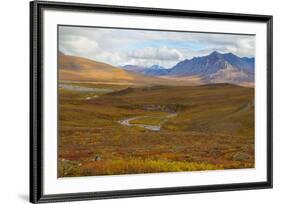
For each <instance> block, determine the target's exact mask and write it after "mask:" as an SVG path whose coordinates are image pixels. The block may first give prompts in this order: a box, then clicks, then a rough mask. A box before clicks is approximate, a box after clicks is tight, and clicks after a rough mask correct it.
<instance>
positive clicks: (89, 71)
mask: <svg viewBox="0 0 281 204" xmlns="http://www.w3.org/2000/svg"><path fill="white" fill-rule="evenodd" d="M59 80H60V81H84V82H107V83H125V84H132V85H142V86H143V85H189V84H190V82H189V81H180V80H174V79H172V78H171V79H169V78H160V77H153V76H146V75H144V74H142V73H135V72H132V71H128V70H124V69H122V68H118V67H114V66H112V65H109V64H106V63H102V62H98V61H94V60H90V59H86V58H82V57H77V56H70V55H64V54H60V55H59ZM192 83H193V82H192Z"/></svg>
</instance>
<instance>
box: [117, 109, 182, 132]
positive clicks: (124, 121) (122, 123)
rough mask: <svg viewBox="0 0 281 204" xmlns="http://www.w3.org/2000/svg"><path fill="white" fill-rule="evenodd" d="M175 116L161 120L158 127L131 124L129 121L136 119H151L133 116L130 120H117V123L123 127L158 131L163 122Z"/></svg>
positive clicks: (171, 115) (170, 115)
mask: <svg viewBox="0 0 281 204" xmlns="http://www.w3.org/2000/svg"><path fill="white" fill-rule="evenodd" d="M176 115H177V114H176V113H171V114H169V115H167V116H165V117H164V118H163V121H162V122H161V123H160V124H159V125H147V124H131V123H130V121H133V120H136V119H141V118H147V117H153V116H135V117H130V118H125V119H122V120H119V121H118V123H119V124H121V125H124V126H129V127H130V126H136V127H141V128H145V129H148V130H151V131H160V130H161V126H162V124H163V123H164V122H166V121H167V120H168V119H169V118H172V117H175V116H176Z"/></svg>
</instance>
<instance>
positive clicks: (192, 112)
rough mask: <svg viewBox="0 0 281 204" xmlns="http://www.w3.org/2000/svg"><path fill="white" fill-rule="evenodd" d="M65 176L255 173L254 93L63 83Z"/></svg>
mask: <svg viewBox="0 0 281 204" xmlns="http://www.w3.org/2000/svg"><path fill="white" fill-rule="evenodd" d="M58 91H59V105H58V108H59V123H58V124H59V136H58V152H59V155H58V157H59V158H58V164H59V166H58V175H59V177H73V176H95V175H118V174H136V173H157V172H178V171H198V170H217V169H240V168H253V167H254V159H255V158H254V101H253V100H254V89H253V88H246V87H241V86H236V85H230V84H210V85H198V86H184V85H182V86H181V85H179V86H172V85H171V86H165V85H151V86H140V85H129V84H127V85H126V84H125V83H124V84H118V83H89V82H75V83H74V82H67V81H60V86H59V89H58Z"/></svg>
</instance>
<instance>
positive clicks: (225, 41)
mask: <svg viewBox="0 0 281 204" xmlns="http://www.w3.org/2000/svg"><path fill="white" fill-rule="evenodd" d="M30 14H31V15H30V52H31V54H30V202H33V203H43V202H57V201H76V200H90V199H105V198H122V197H135V196H153V195H169V194H183V193H198V192H214V191H229V190H246V189H247V190H248V189H263V188H272V185H273V184H272V183H273V182H272V180H273V179H272V45H273V43H272V25H273V24H272V16H267V15H253V14H237V13H217V12H206V11H187V10H170V9H158V8H141V7H124V6H109V5H94V4H79V3H62V2H41V1H34V2H31V4H30Z"/></svg>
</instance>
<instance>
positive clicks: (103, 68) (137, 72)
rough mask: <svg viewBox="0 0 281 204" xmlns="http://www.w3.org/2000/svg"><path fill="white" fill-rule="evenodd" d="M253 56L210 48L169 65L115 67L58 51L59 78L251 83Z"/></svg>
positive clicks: (178, 82) (171, 83)
mask: <svg viewBox="0 0 281 204" xmlns="http://www.w3.org/2000/svg"><path fill="white" fill-rule="evenodd" d="M254 69H255V58H247V57H238V56H236V55H234V54H232V53H226V54H222V53H219V52H216V51H215V52H212V53H211V54H209V55H206V56H202V57H194V58H192V59H185V60H183V61H180V62H178V63H177V64H175V65H174V66H173V67H171V68H165V67H162V66H159V65H153V66H151V67H141V66H136V65H125V66H122V67H115V66H112V65H109V64H106V63H102V62H98V61H94V60H90V59H86V58H82V57H78V56H70V55H65V54H63V53H62V52H59V77H60V80H79V81H96V82H101V81H102V82H114V83H116V82H118V83H133V84H147V85H155V84H157V85H159V84H160V85H163V84H166V85H167V84H170V85H191V84H207V83H231V84H237V85H244V86H253V84H254V72H255V70H254Z"/></svg>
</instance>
